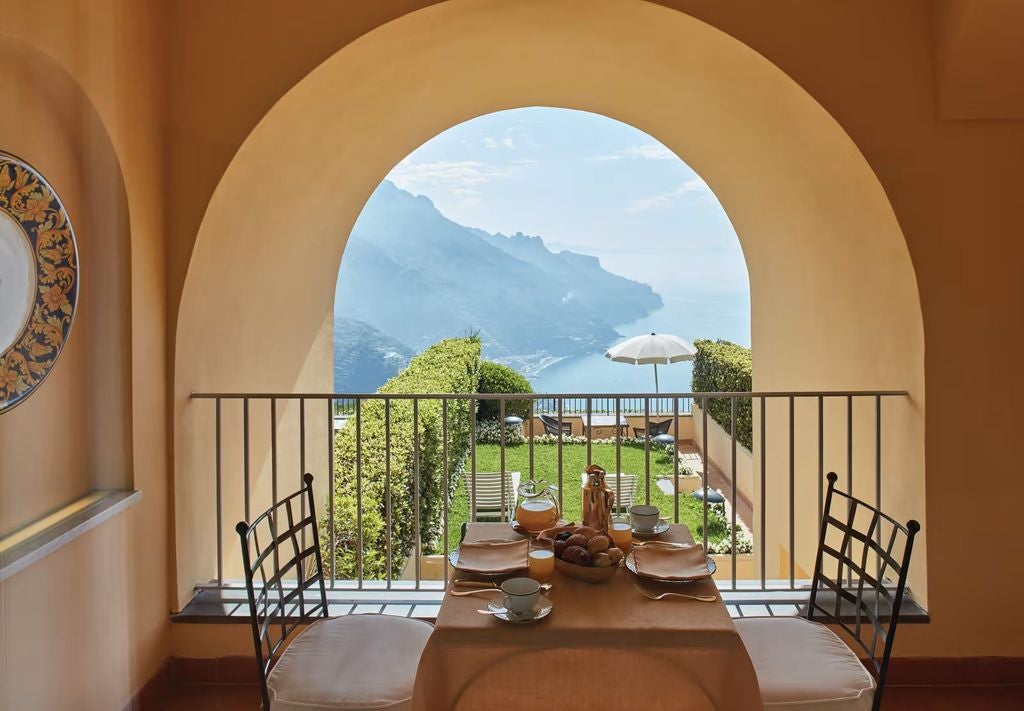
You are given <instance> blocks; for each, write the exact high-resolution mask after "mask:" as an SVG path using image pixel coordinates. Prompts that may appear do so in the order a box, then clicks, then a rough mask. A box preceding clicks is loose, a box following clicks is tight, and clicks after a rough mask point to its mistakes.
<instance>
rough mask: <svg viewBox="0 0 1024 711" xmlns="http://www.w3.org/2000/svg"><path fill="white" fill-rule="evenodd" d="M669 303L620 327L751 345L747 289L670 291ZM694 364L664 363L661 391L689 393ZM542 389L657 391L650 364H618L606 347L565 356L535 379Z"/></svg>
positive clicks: (631, 332)
mask: <svg viewBox="0 0 1024 711" xmlns="http://www.w3.org/2000/svg"><path fill="white" fill-rule="evenodd" d="M658 291H659V292H661V293H662V299H663V301H664V306H663V307H662V308H660V309H658V310H657V311H655V312H654V313H652V314H650V315H648V316H645V317H644V318H641V319H639V320H637V321H633V322H631V323H626V324H618V325H616V327H615V329H616V330H617V331H618V332H619V333H621V334H622V335H623V338H624V339H625V338H630V337H632V336H638V335H641V334H644V333H651V332H654V333H669V334H673V335H676V336H679V337H681V338H683V339H685V340H686V341H689V342H690V343H693V341H694V340H696V339H698V338H708V339H719V338H720V339H724V340H728V341H732V342H733V343H739V344H741V345H744V346H749V345H750V297H749V294H747V293H746V292H745V291H744V292H706V293H695V292H693V291H690V292H689V293H677V294H676V295H674V296H672V295H665V294H664V291H663V290H662V289H658ZM692 374H693V365H692V363H689V362H683V363H675V364H672V365H664V366H658V382H659V385H660V388H659V390H660V392H663V393H665V392H689V391H690V390H691V383H690V379H691V376H692ZM530 381H531V384H532V385H533V389H534V391H535V392H539V393H591V392H593V393H612V392H620V393H633V392H636V393H653V392H654V368H653V366H650V365H628V364H626V363H613V362H612V361H610V360H608V359H607V358H605V357H604V352H603V351H601V352H597V353H591V354H588V355H581V356H573V357H569V358H565V359H562V360H560V361H558V362H557V363H554V364H553V365H549V366H548V367H546V368H543V369H542V370H540V371H539V372H538V373H537V374H536V375H534V376H533V377H531V378H530Z"/></svg>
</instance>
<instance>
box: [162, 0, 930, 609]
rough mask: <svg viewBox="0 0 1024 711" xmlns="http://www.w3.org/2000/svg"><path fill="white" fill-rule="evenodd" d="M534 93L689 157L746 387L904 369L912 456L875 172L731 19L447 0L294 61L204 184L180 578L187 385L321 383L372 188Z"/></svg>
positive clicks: (191, 571)
mask: <svg viewBox="0 0 1024 711" xmlns="http://www.w3.org/2000/svg"><path fill="white" fill-rule="evenodd" d="M533 105H543V106H554V107H563V108H572V109H582V110H586V111H591V112H594V113H599V114H603V115H606V116H609V117H611V118H615V119H617V120H620V121H623V122H625V123H628V124H630V125H633V126H635V127H637V128H639V129H640V130H642V131H645V132H646V133H649V134H650V135H652V136H654V137H655V138H657V139H658V140H659V141H661V142H662V143H664V144H665V145H666V146H667V147H668V148H669V149H671V150H672V151H673V152H675V153H676V154H678V155H680V156H682V157H683V158H684V159H685V160H686V162H687V163H688V164H689V165H690V166H691V167H693V168H694V170H696V171H697V172H699V173H700V174H701V175H702V176H703V177H704V178H705V180H706V181H707V183H708V184H709V186H710V187H711V188H712V190H714V192H715V194H716V195H717V197H718V198H719V200H720V201H721V203H722V205H723V206H724V208H725V209H726V211H727V213H728V215H729V217H730V219H731V220H732V222H733V225H734V226H735V228H736V231H737V234H738V235H739V237H740V241H741V244H742V247H743V251H744V254H745V256H746V259H747V265H748V273H749V278H750V292H751V310H752V311H751V340H752V344H753V347H754V349H755V352H756V354H757V365H756V371H755V387H756V388H758V389H786V390H797V389H838V388H857V387H859V388H894V389H905V390H908V391H909V392H910V393H911V394H912V403H911V404H909V405H907V408H906V409H907V411H908V414H907V416H906V417H904V418H902V419H900V424H899V431H898V435H899V436H900V438H901V439H903V440H905V441H906V442H907V444H906V445H903V444H900V445H897V449H898V450H899V451H898V452H897V454H896V455H894V456H895V459H894V460H893V463H892V466H893V467H897V466H898V467H899V468H900V469H901V470H905V471H911V472H923V461H924V459H923V456H924V455H923V443H924V434H923V427H924V425H923V397H924V337H923V326H922V319H921V310H920V304H919V300H918V294H917V285H916V280H915V277H914V271H913V267H912V264H911V261H910V257H909V253H908V250H907V247H906V244H905V242H904V239H903V236H902V232H901V231H900V227H899V225H898V223H897V221H896V218H895V215H894V213H893V211H892V208H891V206H890V205H889V202H888V200H887V198H886V195H885V193H884V191H883V189H882V186H881V184H880V183H879V181H878V179H877V178H876V176H875V175H874V174H873V172H872V170H871V168H870V167H869V165H868V164H867V162H866V160H865V159H864V157H863V156H862V155H861V153H860V151H859V150H858V148H857V146H856V145H855V144H854V143H853V141H852V140H851V139H850V137H849V136H848V135H847V134H846V133H845V132H844V131H843V130H842V128H841V127H840V126H839V124H838V123H837V122H836V121H835V119H834V118H833V117H832V116H831V115H829V114H828V112H827V111H825V109H824V108H823V107H822V106H821V105H820V104H818V103H817V102H816V101H815V100H814V98H813V97H812V96H810V95H809V94H808V93H807V92H806V91H805V90H804V89H802V88H801V87H800V86H799V85H797V84H796V82H794V81H793V80H792V79H791V78H790V77H788V76H787V75H786V74H785V73H783V72H782V71H781V70H780V69H779V68H778V67H776V66H775V65H773V64H772V63H771V62H769V61H768V60H767V59H765V58H764V57H763V56H761V55H759V54H757V53H756V52H755V51H753V50H752V49H751V48H749V47H747V46H746V45H744V44H742V43H741V42H739V41H738V40H736V39H734V38H732V37H730V36H728V35H726V34H725V33H723V32H721V31H719V30H717V29H715V28H713V27H711V26H709V25H707V24H705V23H703V22H700V21H698V20H696V19H694V18H692V17H690V16H688V15H685V14H683V13H681V12H678V11H676V10H673V9H669V8H665V7H663V6H659V5H654V4H651V3H647V2H643V1H642V0H631V1H629V2H623V1H617V0H595V1H584V0H545V1H541V0H534V1H530V2H519V3H502V2H470V1H469V0H450V1H449V2H446V3H441V4H438V5H434V6H431V7H429V8H426V9H422V10H418V11H416V12H413V13H410V14H408V15H406V16H403V17H401V18H399V19H397V20H394V21H392V22H390V23H388V24H386V25H383V26H381V27H379V28H377V29H375V30H374V31H372V32H370V33H369V34H367V35H365V36H363V37H362V38H360V39H359V40H357V41H355V42H353V43H351V44H350V45H348V46H346V47H344V48H343V49H341V50H340V51H338V52H337V53H336V54H335V55H333V56H332V57H330V58H329V59H328V60H327V61H325V62H324V63H323V64H322V65H321V66H319V67H318V68H317V69H315V70H314V71H313V72H311V73H310V74H309V75H308V76H306V77H305V78H304V79H303V80H302V81H300V82H299V83H298V84H297V85H296V86H295V87H293V88H292V89H291V90H290V91H289V92H288V93H287V94H286V95H285V96H284V97H283V98H282V99H281V100H280V101H279V102H278V103H277V104H276V105H275V106H274V107H273V108H272V109H271V110H270V112H268V114H267V115H266V116H265V117H264V118H263V120H262V121H261V122H260V124H259V125H258V126H257V127H256V128H255V129H254V130H253V132H252V133H251V134H250V136H249V137H248V138H247V140H246V141H245V143H244V144H243V145H242V147H241V148H240V149H239V151H238V153H237V154H236V156H235V157H234V159H233V161H232V162H231V164H230V165H229V167H228V169H227V171H226V172H225V174H224V176H223V178H222V180H221V182H220V185H219V186H218V188H217V190H216V192H215V193H214V195H213V197H212V199H211V201H210V203H209V206H208V209H207V213H206V215H205V218H204V220H203V223H202V225H201V227H200V231H199V234H198V238H197V240H196V244H195V247H194V250H193V254H192V259H191V262H190V266H189V271H188V275H187V278H186V282H185V288H184V290H183V293H182V298H181V308H180V311H179V320H178V324H177V340H176V356H175V366H174V367H175V383H174V392H175V410H176V414H175V418H176V419H175V421H176V428H175V431H176V457H175V461H176V470H177V476H176V485H177V496H178V501H179V506H178V507H177V511H178V513H177V516H178V531H179V538H178V546H179V562H180V563H181V564H182V565H183V566H184V567H183V569H182V575H181V576H179V590H181V591H182V592H183V594H187V591H188V590H189V589H190V586H191V584H192V583H193V582H194V580H196V579H199V578H201V577H203V576H204V574H205V573H207V572H209V570H211V566H212V558H211V557H210V555H209V553H208V552H207V551H203V550H202V549H201V546H202V544H203V542H204V541H206V540H209V524H208V522H209V521H210V520H211V519H212V509H211V507H212V497H211V496H206V493H208V492H205V491H204V492H203V493H197V487H199V484H200V482H201V481H203V480H204V479H207V478H206V477H204V475H203V474H202V471H203V468H202V467H203V466H204V465H203V464H202V462H204V461H209V460H208V459H205V460H204V459H202V457H204V456H206V455H202V454H197V453H196V449H197V447H196V445H195V443H196V442H199V441H201V438H202V437H203V436H206V435H203V434H202V433H201V431H200V430H201V428H199V427H198V426H197V424H196V423H195V422H194V421H193V420H194V414H193V412H192V411H191V410H190V409H189V407H188V399H187V398H188V393H189V392H190V391H196V390H221V391H232V390H235V391H243V390H279V391H283V390H292V389H309V388H315V389H321V390H324V389H329V373H330V368H329V367H328V363H327V359H326V357H325V352H326V349H322V348H319V347H318V346H317V344H318V338H320V336H321V334H322V332H323V326H324V324H325V319H329V317H330V313H331V303H332V296H333V289H332V288H331V286H330V285H332V284H333V280H334V279H335V278H336V276H337V266H338V264H339V262H340V259H341V255H342V252H343V250H344V246H345V236H346V235H347V234H348V232H349V230H350V229H351V227H352V225H353V223H354V221H355V219H356V217H357V216H358V214H359V212H360V210H361V208H362V206H363V204H364V203H365V201H366V199H367V198H368V196H369V195H370V193H371V192H372V190H373V189H374V187H375V186H376V185H377V184H378V183H379V181H380V180H381V179H382V178H383V177H384V175H385V174H386V173H387V171H388V170H389V168H390V167H391V166H393V165H394V164H395V163H397V162H398V161H399V160H400V159H401V158H403V157H404V156H405V155H407V154H408V153H410V152H411V151H412V150H413V149H414V148H415V147H416V146H418V145H420V144H421V143H423V142H424V141H425V140H427V139H428V138H430V137H432V136H434V135H436V134H438V133H440V132H441V131H443V130H445V129H446V128H448V127H450V126H452V125H454V124H456V123H459V122H461V121H465V120H467V119H469V118H472V117H474V116H478V115H481V114H485V113H490V112H493V111H497V110H501V109H508V108H516V107H522V106H533ZM297 247H298V248H297ZM254 279H255V280H256V281H254ZM887 417H888V416H887ZM901 417H902V416H901ZM887 421H888V422H892V420H891V419H890V420H887ZM184 441H188V442H189V447H188V449H187V450H186V449H185V448H183V447H182V442H184ZM200 449H201V448H200ZM887 456H888V455H887ZM204 486H205V484H204ZM886 486H887V492H888V493H887V500H890V501H899V502H900V505H901V506H902V505H904V504H905V505H906V507H907V508H906V511H907V512H908V513H913V514H915V515H921V514H923V474H922V475H920V476H917V475H915V476H908V477H907V478H906V479H903V480H900V481H895V482H891V483H890V482H888V481H887V484H886ZM889 487H892V489H891V491H889ZM204 500H205V503H204ZM182 502H187V505H181V504H182ZM899 513H901V514H902V511H900V512H899ZM182 532H185V533H184V535H181V534H182ZM812 538H813V536H812ZM917 570H918V573H919V577H920V579H921V580H922V581H923V580H924V579H925V578H924V572H923V571H924V566H921V567H920V568H918V569H917ZM918 587H920V586H918Z"/></svg>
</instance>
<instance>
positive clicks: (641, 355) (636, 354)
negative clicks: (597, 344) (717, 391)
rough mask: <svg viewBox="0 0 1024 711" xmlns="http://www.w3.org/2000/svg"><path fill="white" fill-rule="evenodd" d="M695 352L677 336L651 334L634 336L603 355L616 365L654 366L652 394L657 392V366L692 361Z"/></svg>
mask: <svg viewBox="0 0 1024 711" xmlns="http://www.w3.org/2000/svg"><path fill="white" fill-rule="evenodd" d="M695 355H697V350H696V349H695V348H694V347H693V346H691V345H690V344H689V343H687V342H686V341H684V340H683V339H682V338H680V337H679V336H670V335H667V334H664V333H652V334H651V335H649V336H634V337H633V338H627V339H626V340H625V341H623V342H622V343H619V344H617V345H614V346H612V347H611V348H609V349H608V352H607V353H605V354H604V357H605V358H609V359H611V360H613V361H615V362H616V363H630V364H632V365H653V366H654V392H658V365H659V364H661V365H668V364H669V363H679V362H681V361H684V360H693V357H694V356H695Z"/></svg>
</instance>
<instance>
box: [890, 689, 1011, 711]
mask: <svg viewBox="0 0 1024 711" xmlns="http://www.w3.org/2000/svg"><path fill="white" fill-rule="evenodd" d="M1020 709H1024V686H892V687H889V688H887V689H886V690H885V698H884V699H883V702H882V711H1020Z"/></svg>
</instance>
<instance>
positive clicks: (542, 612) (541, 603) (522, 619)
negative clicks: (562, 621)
mask: <svg viewBox="0 0 1024 711" xmlns="http://www.w3.org/2000/svg"><path fill="white" fill-rule="evenodd" d="M554 606H555V604H554V603H553V602H551V600H549V599H548V598H547V596H545V595H541V596H540V597H539V598H538V599H537V604H536V605H535V606H534V608H533V609H532V610H531V611H530V612H528V613H527V614H525V615H522V616H515V617H513V616H512V615H510V614H509V613H508V612H496V613H494V614H493V615H491V616H492V617H497V618H498V619H499V620H501V621H502V622H508V623H510V624H513V625H525V624H528V623H530V622H537V621H538V620H543V619H544V618H545V617H547V616H548V615H550V614H551V608H553V607H554ZM502 607H503V605H502V604H501V601H500V600H497V601H495V600H491V601H489V602H488V603H487V609H488V610H500V609H501V608H502Z"/></svg>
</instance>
